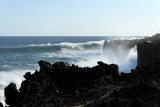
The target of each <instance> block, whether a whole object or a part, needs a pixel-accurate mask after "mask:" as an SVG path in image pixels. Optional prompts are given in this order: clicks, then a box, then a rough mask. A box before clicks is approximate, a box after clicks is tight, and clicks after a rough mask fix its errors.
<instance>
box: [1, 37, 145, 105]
mask: <svg viewBox="0 0 160 107" xmlns="http://www.w3.org/2000/svg"><path fill="white" fill-rule="evenodd" d="M133 38H142V37H133V36H131V37H129V36H128V37H119V36H117V37H116V36H14V37H13V36H7V37H5V36H1V37H0V101H1V102H3V103H4V100H5V98H4V91H3V90H4V88H5V87H6V86H7V85H8V84H9V83H10V82H14V83H16V85H17V87H18V88H19V87H20V85H21V82H22V81H23V80H24V78H23V75H24V74H25V73H26V72H31V73H33V72H34V71H35V70H39V65H38V61H40V60H45V61H49V62H51V63H55V62H58V61H63V62H66V63H69V64H75V65H78V66H81V67H85V66H88V67H92V66H95V65H96V64H97V61H103V62H105V63H108V64H111V63H116V64H118V65H119V70H120V72H130V69H132V68H135V66H136V64H137V63H136V60H137V54H136V49H135V48H136V47H135V48H133V49H131V50H130V52H129V54H128V55H127V56H126V55H125V57H126V61H124V59H122V60H123V61H122V60H119V58H116V57H115V58H110V56H107V54H106V53H105V52H103V44H104V41H105V40H113V39H133Z"/></svg>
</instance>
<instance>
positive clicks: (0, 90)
mask: <svg viewBox="0 0 160 107" xmlns="http://www.w3.org/2000/svg"><path fill="white" fill-rule="evenodd" d="M26 72H31V73H33V72H34V70H13V71H9V72H7V71H2V72H0V85H1V87H0V102H2V103H3V104H5V102H4V100H5V98H4V88H5V87H6V86H7V85H9V84H10V83H11V82H13V83H15V84H16V86H17V88H18V89H19V88H20V86H21V82H22V81H23V80H24V78H23V75H24V74H25V73H26Z"/></svg>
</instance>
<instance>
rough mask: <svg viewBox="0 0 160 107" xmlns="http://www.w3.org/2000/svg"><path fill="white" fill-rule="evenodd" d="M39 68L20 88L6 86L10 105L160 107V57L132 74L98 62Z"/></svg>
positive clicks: (58, 64) (12, 106)
mask: <svg viewBox="0 0 160 107" xmlns="http://www.w3.org/2000/svg"><path fill="white" fill-rule="evenodd" d="M39 66H40V70H39V71H35V73H34V74H30V72H28V73H26V74H25V75H24V78H25V79H26V80H24V81H23V82H22V84H21V88H20V89H19V90H17V88H16V85H15V84H14V83H11V84H9V85H8V86H7V87H6V88H5V96H6V103H7V104H8V105H10V106H11V107H34V106H38V107H58V106H60V107H61V106H62V107H63V106H68V107H69V106H74V107H76V106H78V107H93V106H95V107H159V106H160V102H159V101H160V78H159V76H160V58H159V57H158V58H157V59H156V60H155V62H154V63H152V64H151V65H143V64H140V65H138V66H137V67H136V69H132V70H131V73H121V74H119V72H118V66H117V65H115V64H111V65H108V64H105V63H103V62H98V65H97V66H94V67H92V68H89V67H85V68H81V67H78V66H75V65H71V66H70V65H69V64H67V63H63V62H57V63H55V64H51V63H49V62H46V61H42V60H41V61H39Z"/></svg>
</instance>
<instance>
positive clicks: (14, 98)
mask: <svg viewBox="0 0 160 107" xmlns="http://www.w3.org/2000/svg"><path fill="white" fill-rule="evenodd" d="M4 93H5V96H6V103H7V104H8V105H12V106H15V105H17V104H18V100H19V92H18V90H17V87H16V84H14V83H10V84H9V85H8V86H7V87H6V88H5V89H4Z"/></svg>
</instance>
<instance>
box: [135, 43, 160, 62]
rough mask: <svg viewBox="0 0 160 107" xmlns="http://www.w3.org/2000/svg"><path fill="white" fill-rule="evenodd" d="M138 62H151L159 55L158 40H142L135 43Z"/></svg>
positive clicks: (159, 44) (159, 46) (159, 45)
mask: <svg viewBox="0 0 160 107" xmlns="http://www.w3.org/2000/svg"><path fill="white" fill-rule="evenodd" d="M137 53H138V64H140V63H145V64H148V63H153V61H154V60H155V58H156V57H158V56H160V40H155V41H152V42H143V43H139V44H138V45H137Z"/></svg>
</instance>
